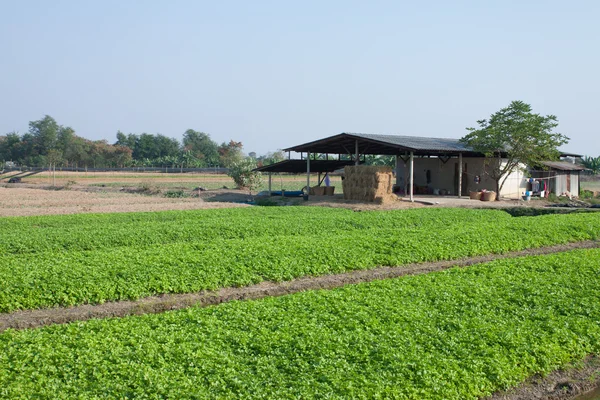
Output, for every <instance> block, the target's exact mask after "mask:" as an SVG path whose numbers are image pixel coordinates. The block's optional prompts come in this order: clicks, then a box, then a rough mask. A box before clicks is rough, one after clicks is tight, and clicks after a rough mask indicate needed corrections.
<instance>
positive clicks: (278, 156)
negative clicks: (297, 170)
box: [258, 150, 285, 167]
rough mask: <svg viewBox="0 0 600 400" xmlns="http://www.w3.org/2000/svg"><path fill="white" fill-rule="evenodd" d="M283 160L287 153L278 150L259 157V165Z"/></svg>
mask: <svg viewBox="0 0 600 400" xmlns="http://www.w3.org/2000/svg"><path fill="white" fill-rule="evenodd" d="M283 160H285V154H283V151H281V150H277V151H274V152H269V153H267V154H265V155H264V156H260V157H258V165H259V166H261V167H262V166H263V165H271V164H275V163H278V162H280V161H283Z"/></svg>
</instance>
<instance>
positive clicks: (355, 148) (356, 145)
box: [354, 140, 360, 165]
mask: <svg viewBox="0 0 600 400" xmlns="http://www.w3.org/2000/svg"><path fill="white" fill-rule="evenodd" d="M354 153H355V154H354V165H358V164H360V160H359V159H358V140H355V141H354Z"/></svg>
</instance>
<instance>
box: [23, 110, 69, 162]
mask: <svg viewBox="0 0 600 400" xmlns="http://www.w3.org/2000/svg"><path fill="white" fill-rule="evenodd" d="M60 129H61V127H60V126H59V125H58V123H57V122H56V121H55V120H54V118H52V117H51V116H49V115H46V116H44V118H42V119H40V120H37V121H30V122H29V133H30V134H31V135H32V137H33V144H34V150H35V151H36V153H37V154H39V155H47V154H48V152H49V151H50V150H53V149H56V148H57V141H58V133H59V131H60Z"/></svg>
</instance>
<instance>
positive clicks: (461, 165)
mask: <svg viewBox="0 0 600 400" xmlns="http://www.w3.org/2000/svg"><path fill="white" fill-rule="evenodd" d="M462 175H463V162H462V153H458V198H459V199H460V196H462Z"/></svg>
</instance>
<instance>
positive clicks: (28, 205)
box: [0, 184, 247, 217]
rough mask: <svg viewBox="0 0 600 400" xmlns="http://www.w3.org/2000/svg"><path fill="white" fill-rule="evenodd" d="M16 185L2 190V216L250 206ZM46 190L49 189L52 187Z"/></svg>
mask: <svg viewBox="0 0 600 400" xmlns="http://www.w3.org/2000/svg"><path fill="white" fill-rule="evenodd" d="M17 185H18V186H17ZM17 185H6V187H0V217H9V216H28V215H50V214H79V213H113V212H138V211H165V210H195V209H205V208H225V207H245V206H247V205H246V204H242V203H228V202H208V201H205V200H204V199H203V198H193V197H191V198H166V197H163V196H148V195H144V194H139V193H128V192H124V191H120V190H119V189H113V190H101V189H100V188H94V189H91V188H87V189H86V190H85V191H84V190H71V189H69V190H66V189H63V190H40V189H38V188H36V189H32V188H24V187H23V186H22V184H17ZM44 188H46V189H50V188H49V187H44ZM246 197H247V196H246Z"/></svg>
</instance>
